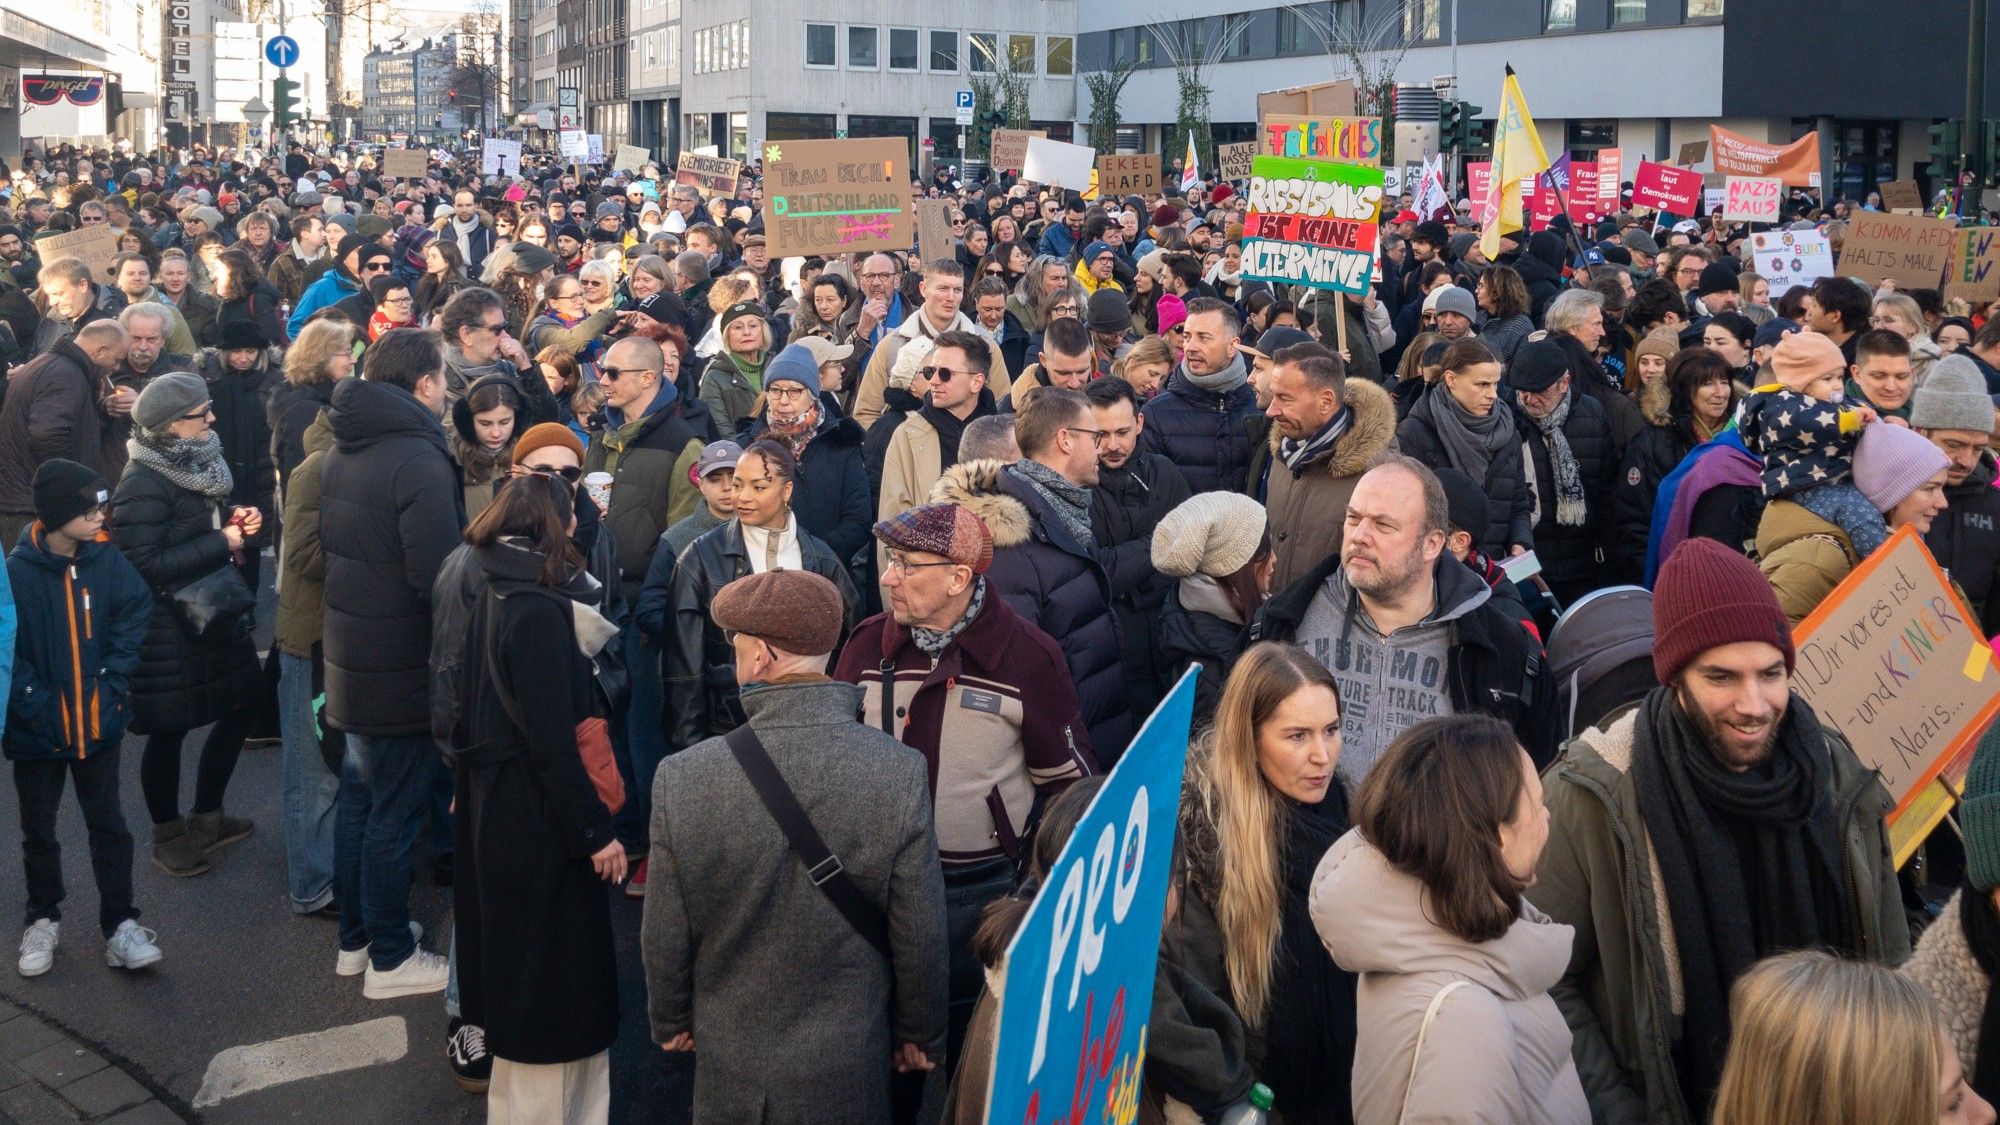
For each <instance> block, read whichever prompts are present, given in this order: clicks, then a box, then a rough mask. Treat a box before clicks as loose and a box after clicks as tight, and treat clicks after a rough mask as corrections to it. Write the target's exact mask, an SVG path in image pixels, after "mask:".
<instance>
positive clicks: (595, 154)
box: [583, 133, 604, 164]
mask: <svg viewBox="0 0 2000 1125" xmlns="http://www.w3.org/2000/svg"><path fill="white" fill-rule="evenodd" d="M584 146H585V150H584V157H583V162H584V163H585V164H602V163H604V134H602V133H591V134H589V135H587V136H586V137H585V138H584Z"/></svg>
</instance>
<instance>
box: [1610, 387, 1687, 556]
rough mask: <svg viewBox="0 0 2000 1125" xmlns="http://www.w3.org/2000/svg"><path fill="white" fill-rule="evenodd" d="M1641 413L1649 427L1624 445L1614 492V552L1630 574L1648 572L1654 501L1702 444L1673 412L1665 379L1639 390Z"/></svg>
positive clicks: (1612, 513)
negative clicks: (1668, 475)
mask: <svg viewBox="0 0 2000 1125" xmlns="http://www.w3.org/2000/svg"><path fill="white" fill-rule="evenodd" d="M1639 409H1640V411H1641V412H1642V413H1643V414H1644V415H1645V418H1646V428H1645V429H1643V430H1640V431H1639V433H1638V434H1637V436H1635V437H1633V439H1632V443H1631V444H1630V445H1628V446H1626V447H1625V461H1624V463H1623V465H1621V466H1620V468H1619V470H1618V478H1617V479H1616V480H1615V481H1614V482H1612V490H1611V520H1612V524H1613V526H1614V532H1613V535H1614V539H1613V541H1612V542H1613V551H1614V553H1615V554H1616V555H1617V557H1618V561H1619V569H1620V572H1621V573H1623V574H1627V575H1636V574H1640V573H1643V572H1644V571H1645V569H1646V540H1647V539H1648V538H1649V537H1650V536H1651V535H1652V532H1653V502H1654V500H1656V499H1657V498H1658V497H1659V494H1660V482H1661V481H1663V480H1665V479H1667V474H1668V473H1671V472H1673V471H1674V467H1675V466H1677V465H1679V464H1680V463H1681V460H1682V459H1683V458H1685V457H1686V456H1687V455H1688V454H1689V453H1691V452H1693V450H1694V447H1695V446H1696V445H1698V444H1700V443H1699V442H1697V441H1696V440H1695V436H1694V423H1693V422H1692V421H1690V420H1689V419H1688V418H1685V417H1679V416H1677V415H1676V414H1675V413H1674V412H1673V411H1672V410H1671V408H1670V402H1669V399H1668V390H1667V380H1666V377H1665V376H1662V377H1660V378H1658V379H1655V380H1653V381H1652V382H1650V383H1647V384H1646V385H1645V386H1644V387H1643V388H1641V389H1640V391H1639Z"/></svg>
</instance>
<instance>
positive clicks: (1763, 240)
mask: <svg viewBox="0 0 2000 1125" xmlns="http://www.w3.org/2000/svg"><path fill="white" fill-rule="evenodd" d="M1750 254H1751V263H1750V268H1751V269H1752V270H1753V271H1755V272H1756V274H1757V275H1758V276H1760V277H1762V278H1763V279H1764V280H1765V281H1767V282H1769V283H1770V285H1771V298H1772V300H1773V301H1774V302H1775V301H1776V300H1777V298H1778V297H1780V296H1782V295H1783V294H1784V292H1785V290H1787V289H1790V288H1791V287H1792V286H1794V285H1811V284H1812V283H1813V282H1815V281H1818V280H1819V279H1820V278H1822V277H1832V276H1833V247H1831V246H1829V245H1827V241H1826V236H1825V235H1824V234H1821V233H1820V232H1818V231H1816V230H1767V231H1758V232H1757V233H1756V234H1753V235H1751V236H1750Z"/></svg>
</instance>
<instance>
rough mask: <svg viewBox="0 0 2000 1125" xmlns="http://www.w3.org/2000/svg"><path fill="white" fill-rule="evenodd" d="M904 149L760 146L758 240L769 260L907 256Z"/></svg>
mask: <svg viewBox="0 0 2000 1125" xmlns="http://www.w3.org/2000/svg"><path fill="white" fill-rule="evenodd" d="M915 236H916V230H915V224H914V223H913V222H912V219H911V215H910V147H909V144H908V143H907V142H906V141H904V140H903V139H902V138H900V137H859V138H850V139H848V140H841V141H771V142H768V143H766V144H765V145H764V239H765V245H766V246H767V247H768V248H769V250H770V253H771V257H773V258H791V257H802V256H805V255H810V254H849V253H869V252H872V251H876V250H907V249H909V247H910V243H911V242H912V241H913V240H914V238H915Z"/></svg>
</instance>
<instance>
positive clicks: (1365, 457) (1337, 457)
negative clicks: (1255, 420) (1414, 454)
mask: <svg viewBox="0 0 2000 1125" xmlns="http://www.w3.org/2000/svg"><path fill="white" fill-rule="evenodd" d="M1342 402H1343V404H1344V405H1345V406H1346V408H1347V410H1348V411H1349V412H1350V419H1349V421H1348V424H1347V432H1345V433H1343V434H1341V435H1340V437H1338V438H1336V439H1334V443H1333V445H1332V447H1331V448H1329V449H1327V450H1326V452H1324V453H1322V454H1320V456H1319V457H1318V458H1316V459H1315V460H1312V461H1309V462H1307V463H1305V464H1304V465H1301V466H1299V469H1298V471H1297V472H1296V473H1295V472H1293V471H1292V469H1291V467H1290V466H1288V465H1286V464H1285V461H1284V458H1283V457H1282V456H1280V454H1279V442H1280V440H1281V438H1280V436H1279V434H1278V431H1277V429H1276V428H1275V427H1274V428H1272V429H1271V430H1270V432H1269V434H1268V435H1267V437H1266V438H1265V441H1266V445H1265V448H1266V450H1267V451H1268V460H1267V468H1266V470H1265V473H1264V476H1263V479H1264V497H1265V499H1264V508H1265V511H1266V512H1267V514H1268V515H1269V517H1270V530H1271V553H1272V555H1273V556H1275V558H1276V560H1277V561H1276V564H1275V569H1273V570H1272V572H1271V588H1272V589H1274V590H1282V589H1284V588H1285V587H1286V586H1289V585H1291V584H1292V582H1294V581H1296V580H1297V579H1298V577H1299V576H1300V575H1302V574H1304V573H1305V572H1306V571H1308V570H1311V569H1312V568H1313V567H1316V566H1318V565H1319V564H1320V563H1322V562H1324V561H1326V559H1328V558H1329V557H1331V556H1335V555H1338V554H1340V540H1341V529H1342V528H1343V527H1344V526H1345V517H1346V513H1347V501H1348V498H1349V497H1351V496H1353V495H1354V486H1355V485H1356V484H1358V483H1359V482H1360V480H1361V474H1362V473H1365V472H1367V471H1368V462H1369V461H1371V460H1372V459H1374V457H1375V455H1376V454H1378V453H1381V452H1382V451H1384V450H1390V449H1395V448H1396V407H1395V403H1394V402H1393V401H1392V400H1391V399H1390V398H1389V392H1388V391H1385V390H1383V389H1382V388H1381V387H1379V386H1377V385H1376V384H1374V383H1371V382H1369V381H1368V380H1366V379H1359V378H1354V377H1349V378H1348V380H1347V383H1346V388H1345V390H1343V391H1342Z"/></svg>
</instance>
